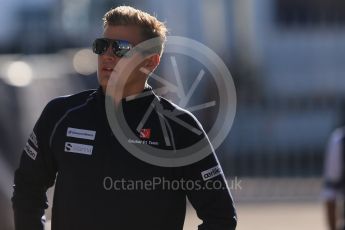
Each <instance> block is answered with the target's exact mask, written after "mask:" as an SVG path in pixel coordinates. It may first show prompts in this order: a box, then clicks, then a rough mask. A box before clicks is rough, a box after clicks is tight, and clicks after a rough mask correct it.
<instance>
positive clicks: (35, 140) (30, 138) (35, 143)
mask: <svg viewBox="0 0 345 230" xmlns="http://www.w3.org/2000/svg"><path fill="white" fill-rule="evenodd" d="M29 140H30V141H31V142H32V144H34V146H35V147H36V148H38V142H37V137H36V134H35V132H34V131H32V133H31V134H30V137H29Z"/></svg>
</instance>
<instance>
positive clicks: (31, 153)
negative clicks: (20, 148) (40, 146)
mask: <svg viewBox="0 0 345 230" xmlns="http://www.w3.org/2000/svg"><path fill="white" fill-rule="evenodd" d="M24 151H25V152H26V154H27V155H28V156H29V157H30V158H31V159H33V160H36V157H37V151H36V150H35V149H34V148H32V147H31V145H30V144H29V143H26V145H25V148H24Z"/></svg>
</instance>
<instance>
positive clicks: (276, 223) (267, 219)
mask: <svg viewBox="0 0 345 230" xmlns="http://www.w3.org/2000/svg"><path fill="white" fill-rule="evenodd" d="M237 211H238V218H239V222H238V228H237V230H253V229H257V230H277V229H279V230H291V229H294V230H309V229H312V230H326V224H325V218H324V215H323V214H324V213H323V209H322V204H321V203H320V202H296V201H294V202H260V203H255V202H248V203H247V202H241V203H238V204H237ZM200 223H201V222H200V220H199V219H197V217H196V215H195V212H194V210H191V209H190V210H189V212H188V215H187V218H186V223H185V228H184V230H197V225H198V224H200Z"/></svg>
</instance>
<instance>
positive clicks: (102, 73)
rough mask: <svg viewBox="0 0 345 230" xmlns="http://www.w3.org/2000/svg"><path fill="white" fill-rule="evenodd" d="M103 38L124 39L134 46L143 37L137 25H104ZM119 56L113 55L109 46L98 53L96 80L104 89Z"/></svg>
mask: <svg viewBox="0 0 345 230" xmlns="http://www.w3.org/2000/svg"><path fill="white" fill-rule="evenodd" d="M103 37H104V38H109V39H118V40H126V41H128V42H129V43H131V44H132V45H133V47H134V46H136V45H137V44H139V43H140V42H141V41H142V40H143V39H142V36H141V31H140V28H139V27H137V26H122V25H121V26H111V25H108V26H106V27H105V29H104V32H103ZM123 58H126V57H123ZM119 60H120V58H119V57H117V56H115V54H114V53H113V51H112V49H111V47H108V49H107V51H106V52H105V53H104V54H102V55H98V71H97V75H98V81H99V84H100V85H101V86H102V88H103V90H105V89H106V87H107V83H108V80H109V78H110V75H111V74H112V73H113V71H115V73H116V69H115V70H114V67H115V66H116V64H117V63H118V62H119Z"/></svg>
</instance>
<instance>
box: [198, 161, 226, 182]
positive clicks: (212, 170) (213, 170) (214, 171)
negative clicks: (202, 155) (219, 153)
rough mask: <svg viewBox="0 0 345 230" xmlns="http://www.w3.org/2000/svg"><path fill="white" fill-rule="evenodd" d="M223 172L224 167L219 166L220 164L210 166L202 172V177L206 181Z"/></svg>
mask: <svg viewBox="0 0 345 230" xmlns="http://www.w3.org/2000/svg"><path fill="white" fill-rule="evenodd" d="M222 173H223V172H222V169H221V168H220V167H219V165H217V166H215V167H213V168H210V169H207V170H205V171H203V172H201V176H202V179H203V180H204V181H206V180H209V179H212V178H213V177H216V176H218V175H220V174H222Z"/></svg>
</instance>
